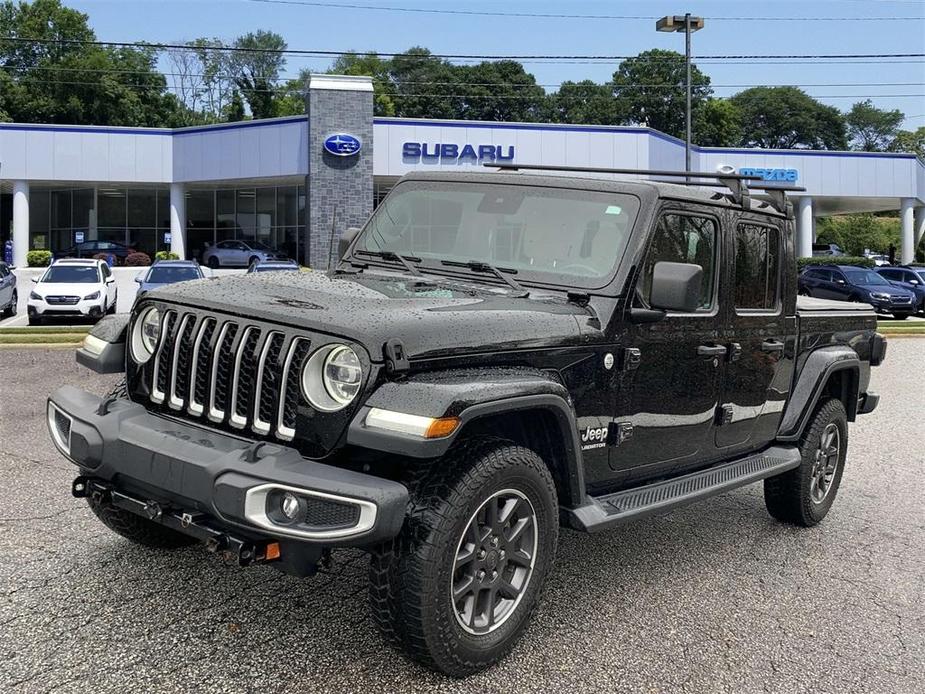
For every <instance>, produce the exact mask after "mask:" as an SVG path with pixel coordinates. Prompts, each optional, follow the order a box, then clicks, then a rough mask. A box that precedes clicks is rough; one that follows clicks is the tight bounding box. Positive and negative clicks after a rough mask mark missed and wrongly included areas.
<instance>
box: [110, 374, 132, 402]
mask: <svg viewBox="0 0 925 694" xmlns="http://www.w3.org/2000/svg"><path fill="white" fill-rule="evenodd" d="M106 397H107V398H127V397H128V384H127V383H126V382H125V379H124V378H123V379H122V380H121V381H119V382H118V383H117V384H116V385H114V386H113V387H112V390H110V391H109V392H108V393H106Z"/></svg>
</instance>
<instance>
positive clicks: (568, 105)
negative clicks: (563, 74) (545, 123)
mask: <svg viewBox="0 0 925 694" xmlns="http://www.w3.org/2000/svg"><path fill="white" fill-rule="evenodd" d="M547 101H548V104H547V106H548V108H547V114H548V118H549V119H550V120H552V121H553V122H555V123H585V124H588V125H617V124H619V123H624V122H626V113H625V111H626V110H625V109H624V108H621V107H620V106H619V105H618V104H620V103H622V102H620V101H617V100H616V99H614V98H613V88H612V87H611V85H609V84H597V83H596V82H593V81H591V80H582V81H581V82H563V83H562V84H560V85H559V90H558V91H557V92H555V93H554V94H550V95H549V97H548V99H547Z"/></svg>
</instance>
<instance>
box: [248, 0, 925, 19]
mask: <svg viewBox="0 0 925 694" xmlns="http://www.w3.org/2000/svg"><path fill="white" fill-rule="evenodd" d="M249 2H258V3H264V4H271V5H301V6H305V7H320V8H328V9H341V10H374V11H378V12H404V13H415V14H443V15H464V16H476V17H519V18H531V19H595V20H601V19H618V20H625V21H652V20H656V19H658V17H656V16H652V15H613V14H564V13H545V12H498V11H488V10H448V9H436V8H427V7H386V6H382V5H361V4H358V3H341V2H313V1H310V0H249ZM705 19H708V20H710V21H711V22H817V21H826V22H830V21H836V22H905V21H910V20H911V21H915V20H918V21H922V20H923V19H925V18H923V17H839V16H828V17H789V16H781V15H777V16H774V17H705Z"/></svg>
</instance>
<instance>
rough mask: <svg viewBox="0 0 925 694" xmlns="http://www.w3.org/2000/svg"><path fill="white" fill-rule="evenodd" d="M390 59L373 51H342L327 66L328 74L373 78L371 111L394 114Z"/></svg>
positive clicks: (381, 114) (380, 113) (393, 89)
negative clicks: (329, 65) (362, 52)
mask: <svg viewBox="0 0 925 694" xmlns="http://www.w3.org/2000/svg"><path fill="white" fill-rule="evenodd" d="M391 68H392V61H390V60H384V59H382V58H380V57H379V56H378V55H377V54H375V53H364V54H362V55H361V54H359V53H344V54H343V55H341V56H338V58H337V59H336V60H335V61H334V62H333V63H332V64H331V67H329V68H328V74H330V75H366V76H367V77H372V78H373V91H374V93H375V96H374V99H373V111H374V113H375V114H376V115H377V116H394V115H395V113H396V107H395V85H394V84H392V80H391V77H390V75H389V71H390V70H391Z"/></svg>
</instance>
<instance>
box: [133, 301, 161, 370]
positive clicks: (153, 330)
mask: <svg viewBox="0 0 925 694" xmlns="http://www.w3.org/2000/svg"><path fill="white" fill-rule="evenodd" d="M160 336H161V314H160V313H158V310H157V309H156V308H149V309H147V310H146V311H145V312H144V313H143V314H142V315H141V318H139V319H138V320H136V321H135V327H134V328H132V357H133V358H134V359H135V361H136V362H137V363H139V364H144V363H145V362H146V361H148V359H150V358H151V356H152V355H153V354H154V348H155V347H157V341H158V338H160Z"/></svg>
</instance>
